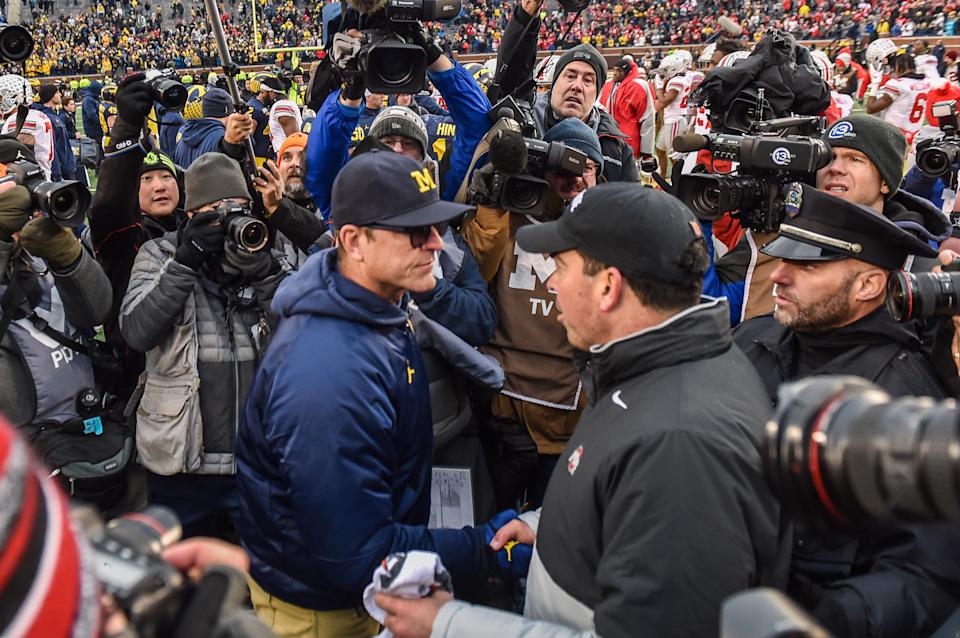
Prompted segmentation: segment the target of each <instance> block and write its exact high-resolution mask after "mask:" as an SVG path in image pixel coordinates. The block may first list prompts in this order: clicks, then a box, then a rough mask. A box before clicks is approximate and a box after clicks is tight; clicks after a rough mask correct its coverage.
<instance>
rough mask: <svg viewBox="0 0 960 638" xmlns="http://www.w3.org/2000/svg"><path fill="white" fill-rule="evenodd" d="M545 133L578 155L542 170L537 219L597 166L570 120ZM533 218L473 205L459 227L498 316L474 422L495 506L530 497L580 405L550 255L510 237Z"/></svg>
mask: <svg viewBox="0 0 960 638" xmlns="http://www.w3.org/2000/svg"><path fill="white" fill-rule="evenodd" d="M545 139H546V141H548V142H560V143H562V144H565V145H566V146H569V147H571V148H575V149H577V150H579V151H582V152H583V153H585V154H586V156H587V163H586V170H585V171H584V174H583V175H582V176H577V175H572V174H567V173H564V172H559V171H553V170H549V171H547V173H546V175H545V179H546V181H547V182H548V183H549V184H550V190H549V191H548V192H547V194H546V195H545V197H546V199H547V201H546V203H545V206H544V208H545V210H544V214H543V219H556V218H557V217H559V216H560V213H561V211H562V210H563V206H564V204H565V203H566V202H569V201H570V200H573V199H574V198H576V197H577V196H578V195H580V194H581V193H583V192H584V191H586V190H587V189H589V188H592V187H594V186H596V185H597V179H598V175H600V174H601V173H603V171H604V170H605V168H606V165H605V163H604V157H603V152H602V151H601V148H600V140H599V138H597V134H596V133H595V132H594V131H593V129H591V128H590V127H589V126H587V125H586V124H584V123H583V122H581V121H580V120H578V119H576V118H568V119H566V120H563V121H562V122H560V123H559V124H557V125H556V126H554V127H553V128H551V129H550V130H549V131H547V136H546V138H545ZM485 173H486V171H484V170H483V169H481V171H478V172H477V173H476V174H475V181H474V183H475V185H478V186H479V187H480V189H482V188H483V185H482V184H479V182H481V180H482V179H483V176H484V174H485ZM537 223H539V220H534V219H533V218H531V217H528V216H526V215H518V214H511V213H508V212H507V211H505V210H500V209H494V208H488V207H483V206H481V207H479V208H478V211H477V215H476V217H475V218H473V219H471V220H470V221H469V222H467V224H466V225H465V227H464V230H463V234H464V237H465V238H466V240H467V243H468V244H469V245H470V248H471V249H472V250H473V252H474V254H475V255H476V256H477V262H478V264H479V265H480V272H481V273H482V274H483V276H484V278H485V279H486V280H487V282H488V283H489V284H490V291H491V296H492V297H493V300H494V303H495V304H496V307H497V315H498V317H499V321H498V323H497V329H496V332H495V333H494V336H493V339H491V341H490V343H489V344H487V345H486V346H484V348H483V352H484V353H485V354H488V355H491V356H493V357H494V358H495V359H497V361H499V362H500V364H501V365H502V366H503V370H504V374H505V375H506V384H505V386H504V389H503V391H502V392H501V393H500V394H498V395H497V396H495V397H494V399H493V401H492V403H491V405H490V418H489V419H488V422H487V423H486V424H484V425H485V426H486V431H487V433H488V434H489V437H490V440H489V441H487V442H486V447H487V465H488V466H489V467H490V471H491V476H492V478H493V479H494V489H495V492H496V499H497V509H506V508H511V507H516V506H517V503H518V502H523V500H522V499H523V497H524V495H525V494H526V500H527V502H529V503H530V504H531V506H533V507H537V506H538V505H539V504H540V502H541V501H542V499H543V493H544V491H545V490H546V484H547V479H548V478H549V476H550V471H551V470H552V469H553V466H554V464H555V463H556V462H557V459H558V455H559V454H560V452H561V451H563V447H564V445H566V442H567V440H568V439H569V437H570V434H571V432H573V429H574V427H575V426H576V424H577V419H578V418H579V416H580V411H581V409H582V408H583V405H584V399H583V392H582V385H581V384H580V380H579V379H578V377H577V374H576V371H575V370H574V369H573V367H572V366H571V365H570V358H571V357H572V356H573V349H572V348H571V347H570V346H569V344H568V343H567V341H566V337H565V336H564V331H563V326H561V325H560V324H559V323H557V321H556V319H555V317H556V315H557V314H558V312H559V311H558V310H557V308H556V305H555V303H554V301H553V296H552V295H551V293H550V291H549V289H548V288H547V279H548V278H549V277H550V275H551V274H552V273H553V271H554V269H555V265H554V261H553V259H551V258H549V257H546V258H545V257H543V256H542V255H535V254H530V253H527V252H524V251H523V250H522V249H521V248H519V247H518V246H517V245H516V236H517V231H519V230H520V229H521V228H523V227H525V226H532V225H534V224H537ZM531 304H532V306H531Z"/></svg>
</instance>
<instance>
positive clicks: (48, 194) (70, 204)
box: [0, 160, 91, 227]
mask: <svg viewBox="0 0 960 638" xmlns="http://www.w3.org/2000/svg"><path fill="white" fill-rule="evenodd" d="M4 182H14V183H15V184H19V185H20V186H24V187H25V188H26V189H27V190H28V191H30V199H31V205H32V206H33V208H34V209H36V210H38V211H40V212H41V213H43V214H44V215H46V216H47V217H49V218H50V219H52V220H53V221H55V222H56V223H57V224H59V225H60V226H65V227H76V226H80V225H82V224H83V223H84V221H85V220H86V216H87V209H89V208H90V199H91V198H90V191H89V190H87V188H86V187H85V186H84V185H83V184H81V183H80V182H77V181H74V180H65V181H61V182H48V181H46V180H45V179H44V176H43V169H41V168H40V166H39V165H37V164H35V163H33V162H29V161H27V160H17V161H15V162H11V163H9V164H7V175H6V177H2V178H0V184H2V183H4Z"/></svg>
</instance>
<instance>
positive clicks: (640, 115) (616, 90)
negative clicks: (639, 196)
mask: <svg viewBox="0 0 960 638" xmlns="http://www.w3.org/2000/svg"><path fill="white" fill-rule="evenodd" d="M611 95H613V102H614V103H613V104H610V98H611ZM600 104H601V105H602V106H603V108H605V109H606V110H607V112H608V113H610V114H611V115H612V116H613V119H615V120H616V121H617V125H618V126H619V127H620V130H621V131H623V132H624V133H625V134H626V135H627V137H629V138H630V146H631V147H632V148H633V156H634V157H640V154H641V153H643V154H646V155H652V154H653V143H654V131H653V127H652V126H649V125H648V126H647V127H644V126H643V123H644V121H645V120H649V121H650V123H651V124H652V118H653V117H655V115H656V112H655V110H654V90H653V86H652V85H651V84H650V83H649V82H648V81H647V80H644V79H643V78H641V77H640V74H639V73H638V72H637V65H636V64H633V65H631V68H630V72H629V73H627V75H626V77H624V78H623V81H621V82H615V81H614V80H609V81H608V82H607V83H606V84H604V85H603V89H602V90H601V91H600ZM644 128H647V130H646V131H644ZM644 133H645V134H646V137H644ZM646 138H649V139H646Z"/></svg>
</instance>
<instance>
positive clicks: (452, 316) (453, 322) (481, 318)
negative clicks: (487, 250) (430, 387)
mask: <svg viewBox="0 0 960 638" xmlns="http://www.w3.org/2000/svg"><path fill="white" fill-rule="evenodd" d="M454 238H455V240H456V242H457V246H459V247H460V249H461V250H463V252H464V259H463V265H462V266H461V268H460V272H459V273H457V278H456V280H455V281H448V280H446V279H438V280H437V285H436V287H435V288H434V289H433V290H431V291H430V292H426V293H412V296H413V300H414V301H416V302H417V305H418V306H419V307H420V309H421V310H423V313H424V314H425V315H427V316H428V317H430V318H431V319H433V320H434V321H436V322H437V323H439V324H440V325H442V326H443V327H444V328H446V329H447V330H449V331H451V332H452V333H454V334H455V335H457V336H458V337H460V338H461V339H463V340H464V341H466V342H467V343H469V344H470V345H471V346H474V347H479V346H482V345H484V344H486V343H487V342H488V341H490V339H492V338H493V332H494V330H496V328H497V307H496V305H495V304H494V303H493V299H491V298H490V294H489V293H488V292H487V284H486V282H485V281H484V280H483V277H481V276H480V267H479V266H478V265H477V260H476V259H475V258H474V257H473V253H471V252H470V247H469V246H467V243H466V242H465V241H464V240H463V238H462V237H461V236H460V235H459V234H456V233H455V234H454Z"/></svg>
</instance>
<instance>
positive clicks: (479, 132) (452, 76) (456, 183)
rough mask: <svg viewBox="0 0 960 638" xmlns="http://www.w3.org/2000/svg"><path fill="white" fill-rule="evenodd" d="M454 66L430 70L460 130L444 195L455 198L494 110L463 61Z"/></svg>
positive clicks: (458, 130) (444, 183) (442, 185)
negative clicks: (435, 71)
mask: <svg viewBox="0 0 960 638" xmlns="http://www.w3.org/2000/svg"><path fill="white" fill-rule="evenodd" d="M453 64H454V67H453V68H452V69H449V70H447V71H441V72H440V73H434V72H433V71H430V72H428V75H429V76H430V81H431V82H433V84H434V85H435V86H436V87H437V90H438V91H440V95H442V96H443V99H444V101H445V102H446V103H447V109H448V110H449V111H450V117H452V118H453V121H454V123H456V125H457V134H456V136H454V139H453V151H452V152H451V154H450V164H449V168H448V169H447V173H446V175H444V176H443V183H442V184H441V192H440V194H441V197H443V199H446V200H450V201H452V200H453V198H454V197H456V195H457V191H458V190H459V189H460V183H461V182H462V181H463V178H464V177H465V176H466V174H467V169H468V168H470V160H472V159H473V153H474V151H475V150H476V149H477V144H479V143H480V140H481V139H483V136H484V135H486V133H487V131H489V130H490V121H489V120H488V119H487V112H488V111H489V110H490V100H488V99H487V96H486V94H485V93H484V92H483V89H481V88H480V85H479V84H477V81H476V80H474V79H473V76H472V75H471V74H470V72H469V71H467V70H466V69H465V68H463V67H462V66H460V64H458V63H456V62H454V63H453Z"/></svg>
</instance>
